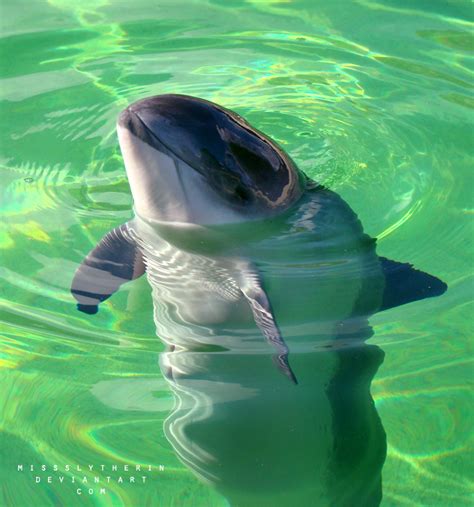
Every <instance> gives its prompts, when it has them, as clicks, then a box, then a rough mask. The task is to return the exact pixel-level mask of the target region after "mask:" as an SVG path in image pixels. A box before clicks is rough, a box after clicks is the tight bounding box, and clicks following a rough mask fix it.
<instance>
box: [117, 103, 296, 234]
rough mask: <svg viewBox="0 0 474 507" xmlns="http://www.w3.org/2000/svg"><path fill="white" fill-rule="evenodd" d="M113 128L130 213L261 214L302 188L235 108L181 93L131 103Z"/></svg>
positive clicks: (171, 218) (274, 210)
mask: <svg viewBox="0 0 474 507" xmlns="http://www.w3.org/2000/svg"><path fill="white" fill-rule="evenodd" d="M117 131H118V136H119V141H120V147H121V150H122V154H123V158H124V161H125V166H126V170H127V175H128V179H129V182H130V186H131V190H132V194H133V198H134V207H135V212H136V213H137V214H138V215H139V216H141V217H144V218H146V219H151V220H157V221H161V222H167V223H168V222H173V223H188V224H199V225H214V224H223V223H236V222H242V221H246V220H250V219H263V218H267V217H271V216H274V215H276V214H278V213H281V212H282V211H284V210H286V209H288V208H289V207H290V206H291V205H292V204H293V203H295V202H296V201H297V200H298V199H299V197H300V196H301V195H302V192H303V189H304V184H305V177H304V175H303V174H302V173H300V172H299V171H298V170H297V168H296V166H295V164H294V163H293V162H292V161H291V159H290V158H289V157H288V156H287V155H286V154H285V153H284V152H283V150H281V148H279V147H278V146H277V145H276V144H275V142H273V141H272V140H271V139H269V138H268V137H266V136H265V135H264V134H262V133H261V132H259V131H258V130H256V129H254V128H253V127H251V126H250V125H249V124H248V123H247V122H246V121H245V120H243V119H242V118H241V117H240V116H239V115H237V114H236V113H234V112H232V111H229V110H227V109H224V108H223V107H220V106H218V105H216V104H213V103H212V102H208V101H206V100H202V99H197V98H195V97H188V96H185V95H158V96H156V97H151V98H147V99H144V100H140V101H138V102H135V103H134V104H132V105H130V106H129V107H127V108H126V109H125V110H124V111H123V112H122V113H121V115H120V116H119V119H118V123H117Z"/></svg>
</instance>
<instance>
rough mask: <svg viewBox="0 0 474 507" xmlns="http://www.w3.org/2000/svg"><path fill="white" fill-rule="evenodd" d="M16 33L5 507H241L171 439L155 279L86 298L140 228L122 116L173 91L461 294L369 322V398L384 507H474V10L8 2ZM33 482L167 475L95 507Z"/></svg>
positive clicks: (4, 98)
mask: <svg viewBox="0 0 474 507" xmlns="http://www.w3.org/2000/svg"><path fill="white" fill-rule="evenodd" d="M3 17H5V20H3V19H2V23H3V26H4V30H3V33H2V37H1V39H0V51H1V55H2V59H1V64H0V65H1V69H2V71H3V74H2V81H1V85H0V97H1V113H2V114H1V116H0V124H1V136H2V139H1V143H0V147H1V154H0V155H1V157H0V170H1V172H2V183H3V185H2V194H1V198H0V204H1V208H2V212H3V220H2V223H1V224H0V246H1V247H2V267H1V268H0V278H1V289H0V307H1V309H2V321H3V326H2V334H1V337H0V343H1V355H0V368H1V370H2V379H3V385H2V394H3V396H2V409H3V410H2V411H1V413H2V416H1V428H2V444H1V445H0V448H1V449H2V450H3V451H2V452H4V455H3V460H2V464H3V465H2V466H3V468H4V471H5V479H6V480H5V481H4V484H5V485H6V487H5V492H4V497H3V502H4V503H5V502H6V505H12V506H23V505H30V504H31V501H30V499H31V498H35V499H37V500H38V503H37V505H71V506H74V505H89V504H90V505H92V504H93V505H100V506H102V505H103V506H105V505H183V506H192V507H201V506H210V505H215V506H223V505H227V500H225V499H223V498H222V497H221V496H220V495H218V494H217V493H215V492H214V491H213V490H211V489H210V488H208V487H206V486H204V485H202V484H200V483H199V482H198V481H197V480H196V479H195V478H194V477H193V476H192V474H191V473H190V472H189V471H188V470H187V469H186V468H185V467H184V466H183V465H182V464H181V462H180V461H179V460H178V458H177V457H176V455H175V453H174V451H173V449H172V447H171V445H170V444H169V442H168V441H167V440H166V438H165V437H164V436H163V425H164V424H165V425H166V423H165V421H166V418H167V417H168V416H169V413H170V412H171V411H172V410H173V403H174V402H175V399H174V398H173V395H172V392H171V390H170V388H169V385H168V381H167V380H165V379H164V378H163V376H162V375H161V373H160V369H159V367H158V356H159V353H160V352H162V351H163V350H164V345H163V344H162V343H161V342H160V340H159V339H158V338H157V336H156V329H155V324H154V322H153V312H154V308H153V303H152V297H151V294H150V288H149V285H148V284H147V282H146V280H145V279H140V280H137V281H135V282H134V283H132V284H129V285H127V286H125V287H124V288H123V290H121V291H120V292H119V293H118V294H116V295H115V296H114V297H113V298H112V299H111V300H109V301H107V302H106V303H104V305H103V307H102V308H101V311H100V312H99V313H98V314H97V315H96V316H93V317H91V316H87V315H84V314H80V313H78V312H77V311H76V310H75V302H74V300H73V298H72V297H71V295H70V291H69V287H70V283H71V279H72V277H73V274H74V271H75V269H76V268H77V266H78V263H80V262H81V261H82V259H83V258H84V256H85V255H86V254H87V252H88V251H90V249H91V248H93V247H94V246H95V245H96V243H97V242H98V241H99V240H100V239H101V237H102V236H103V235H104V234H105V233H106V232H107V231H109V230H110V229H112V228H114V227H116V226H117V225H119V224H121V223H124V222H126V221H127V220H129V219H130V218H131V217H132V210H131V207H132V199H131V195H130V190H129V187H128V182H127V180H126V176H125V172H124V168H123V163H122V160H121V156H120V152H119V149H118V144H117V139H116V134H115V121H116V117H117V115H118V113H119V111H120V110H121V109H122V108H123V107H125V105H127V104H128V103H130V102H131V101H134V100H137V99H140V98H143V97H146V96H149V95H154V94H159V93H170V92H172V93H184V94H190V95H196V96H199V97H203V98H206V99H209V100H212V101H215V102H217V103H219V104H221V105H223V106H225V107H229V108H231V109H233V110H235V111H237V112H238V113H239V114H241V115H242V116H244V117H245V118H247V119H248V121H249V122H250V123H251V124H252V125H254V126H255V127H257V128H258V129H260V130H261V131H263V132H265V133H266V134H268V135H269V136H271V137H272V138H273V139H275V140H276V141H277V142H278V143H279V144H280V145H281V146H282V147H283V149H284V150H285V151H286V152H288V153H289V154H290V156H291V157H292V158H293V159H294V160H295V162H296V163H297V165H298V166H299V167H300V168H301V169H302V170H303V171H305V172H306V173H307V174H308V175H309V176H311V177H312V178H313V179H315V180H317V181H318V182H320V183H321V184H323V185H325V186H327V187H329V188H331V189H333V190H335V191H336V192H338V193H339V194H340V195H341V196H342V197H343V198H344V200H345V201H347V202H348V203H349V205H350V206H351V207H352V209H353V210H354V211H355V212H356V213H357V215H358V217H359V219H360V221H361V223H362V224H363V227H364V230H365V232H366V233H367V234H369V235H370V236H372V237H375V238H377V248H378V253H379V255H383V256H385V257H388V258H391V259H395V260H397V261H403V262H410V263H413V264H414V265H415V266H416V267H417V268H418V269H421V270H423V271H426V272H429V273H432V274H434V275H436V276H438V277H439V278H441V279H443V280H444V281H445V282H446V283H447V284H448V286H449V290H448V292H447V293H446V294H445V295H444V296H443V297H442V298H436V299H432V300H426V301H421V302H417V303H414V304H412V305H407V306H404V307H399V308H396V309H392V310H390V311H387V312H383V313H380V314H378V315H375V316H374V317H373V318H372V319H371V322H370V324H371V325H372V327H373V328H374V336H373V337H372V338H371V341H370V342H369V343H374V344H377V345H378V346H379V347H380V348H381V349H383V351H384V352H385V359H384V362H383V364H382V365H381V366H380V368H379V370H378V372H377V374H376V376H375V378H374V380H373V382H372V385H371V392H372V396H373V398H374V400H375V404H376V408H377V411H378V414H379V416H380V419H381V421H382V424H383V427H384V429H385V433H386V435H387V445H388V455H387V459H386V461H385V465H384V469H383V500H382V505H385V506H390V505H414V504H416V505H456V506H467V505H470V501H471V497H470V494H471V491H470V488H471V487H472V486H471V484H470V482H469V481H470V477H471V476H472V458H471V457H470V456H471V455H470V453H471V452H472V428H471V427H472V424H469V421H470V420H472V409H471V407H472V396H471V394H470V391H469V388H468V387H469V385H470V382H472V362H471V360H470V358H471V356H472V352H471V351H470V348H469V341H468V340H469V337H470V335H471V334H472V319H471V318H470V315H471V314H472V308H470V303H469V302H470V299H471V297H472V276H471V272H472V261H473V257H472V246H473V245H472V239H473V237H474V235H473V230H472V222H471V220H472V214H473V209H474V206H473V200H472V188H473V187H472V184H473V181H472V176H471V174H472V170H471V169H472V145H473V130H472V109H473V106H474V98H473V88H474V85H473V83H474V80H473V72H472V68H473V67H472V49H473V39H472V30H473V24H472V19H471V18H472V12H471V11H470V8H469V7H468V4H467V3H463V2H455V1H449V2H448V1H447V2H425V1H423V0H410V1H408V0H401V1H400V0H357V1H354V2H323V1H319V0H317V1H315V0H312V1H309V0H295V1H292V2H288V1H284V0H230V1H228V2H221V1H218V0H196V1H191V0H178V1H176V0H175V1H171V0H164V1H160V2H155V3H153V2H148V1H146V0H137V1H135V2H129V3H127V5H126V6H125V4H124V3H123V2H119V1H118V0H100V1H93V0H87V1H81V2H77V1H73V0H38V1H34V2H28V8H27V9H26V8H25V6H24V5H23V4H22V3H21V2H20V3H18V4H17V3H15V2H9V3H8V5H5V6H4V7H3V10H2V18H3ZM310 304H311V303H310V302H308V305H310ZM290 348H291V344H290ZM301 354H303V353H301ZM235 359H236V361H238V358H237V357H236V358H235ZM239 388H240V386H237V385H236V386H235V389H236V390H238V389H239ZM183 396H184V395H183ZM230 396H231V395H230V394H229V397H230ZM198 412H199V411H198ZM178 426H179V425H178ZM302 459H303V458H302ZM20 463H24V464H25V466H26V465H30V464H31V465H34V466H36V467H40V466H41V464H43V465H47V466H48V467H52V466H53V465H55V464H56V465H58V466H59V467H60V468H61V470H63V467H65V465H74V466H76V465H83V466H84V467H86V466H87V465H89V464H91V465H97V466H98V465H100V464H104V465H105V466H106V467H109V466H112V465H114V464H116V465H124V464H127V463H128V464H130V465H135V464H140V465H143V466H147V465H151V466H153V467H154V470H153V472H151V473H150V474H147V476H148V480H149V482H148V483H144V484H135V485H133V484H132V485H131V484H129V483H128V484H119V483H117V482H113V483H112V484H111V485H110V486H109V491H108V495H107V496H106V497H100V496H93V497H92V498H90V499H87V500H86V499H85V497H82V498H80V497H78V496H77V492H76V490H77V488H75V487H74V486H73V484H72V483H71V478H72V477H73V476H74V475H76V476H77V475H78V473H77V472H76V473H74V472H72V471H64V474H63V475H64V476H65V477H66V478H67V481H66V483H64V484H63V485H61V486H60V485H58V484H53V485H50V486H48V485H47V484H46V483H45V481H46V479H44V478H45V477H47V474H43V475H41V474H40V473H39V472H37V471H35V472H34V473H33V472H25V473H23V474H22V473H19V472H17V468H16V467H17V465H18V464H20ZM159 465H163V466H164V467H165V470H166V472H165V473H161V472H160V471H159V470H158V467H159ZM84 474H85V475H86V476H87V478H88V479H89V481H93V480H94V476H95V475H96V473H95V472H94V473H93V472H91V471H86V472H84ZM36 475H40V476H41V477H42V478H43V479H44V480H43V482H41V483H40V484H36V483H35V482H34V481H35V476H36ZM106 475H107V472H106V471H98V472H97V476H100V478H101V480H105V477H106ZM55 477H57V475H55ZM79 500H81V501H82V502H83V503H79ZM87 502H90V503H87ZM0 503H1V502H0ZM259 507H260V506H259Z"/></svg>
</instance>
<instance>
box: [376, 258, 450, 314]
mask: <svg viewBox="0 0 474 507" xmlns="http://www.w3.org/2000/svg"><path fill="white" fill-rule="evenodd" d="M379 260H380V264H381V266H382V270H383V274H384V275H385V289H384V293H383V301H382V305H381V307H380V309H379V311H382V310H388V309H389V308H395V307H396V306H400V305H404V304H406V303H412V302H413V301H419V300H420V299H425V298H431V297H436V296H441V294H444V293H445V292H446V290H447V288H448V286H447V285H446V284H445V283H444V282H442V281H441V280H440V279H439V278H436V277H435V276H432V275H429V274H428V273H424V272H423V271H418V270H417V269H414V268H413V266H412V265H411V264H404V263H401V262H395V261H391V260H389V259H386V258H385V257H379Z"/></svg>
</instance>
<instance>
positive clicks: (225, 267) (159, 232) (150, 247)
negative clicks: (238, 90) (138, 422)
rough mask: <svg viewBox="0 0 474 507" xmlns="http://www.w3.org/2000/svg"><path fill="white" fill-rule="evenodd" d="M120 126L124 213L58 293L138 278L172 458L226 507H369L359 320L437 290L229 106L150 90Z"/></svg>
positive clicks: (91, 298)
mask: <svg viewBox="0 0 474 507" xmlns="http://www.w3.org/2000/svg"><path fill="white" fill-rule="evenodd" d="M118 132H119V139H120V144H121V148H122V153H123V155H124V159H125V164H126V168H127V174H128V177H129V181H130V185H131V189H132V193H133V197H134V203H135V218H134V219H133V220H132V221H131V222H128V223H127V224H124V225H123V226H120V227H118V228H117V229H115V230H114V231H111V232H110V233H108V234H107V235H106V236H105V237H104V239H103V240H102V241H101V242H100V243H99V245H98V246H97V247H96V248H95V249H94V250H93V251H92V252H91V253H90V254H89V255H88V256H87V257H86V259H85V260H84V262H83V264H82V265H81V266H80V267H79V269H78V271H77V273H76V276H75V279H74V281H73V287H72V292H73V294H74V296H75V297H76V299H77V300H78V303H79V305H78V307H79V309H80V310H82V311H85V312H86V313H95V312H96V311H97V307H98V304H99V303H100V302H102V301H103V300H105V299H107V298H108V297H109V296H110V295H111V294H113V292H115V291H116V290H118V288H119V287H120V285H121V284H122V283H124V282H125V281H128V280H131V279H134V278H136V277H138V276H140V275H141V274H143V273H144V272H145V271H146V273H147V277H148V280H149V282H150V284H151V286H152V289H153V303H154V313H155V323H156V329H157V334H158V336H159V337H160V338H161V339H162V340H163V341H164V342H165V343H166V344H167V351H166V352H164V353H162V354H161V357H160V365H161V368H162V371H163V374H164V375H165V377H166V378H167V379H168V381H169V383H170V386H171V388H172V389H173V392H174V393H175V396H176V399H177V403H176V407H175V409H174V411H173V413H172V414H171V415H170V417H169V418H168V419H167V421H166V424H165V433H166V436H167V438H168V440H169V441H170V443H171V445H172V446H173V447H174V448H175V450H176V452H177V453H178V455H179V456H180V458H181V459H182V460H183V461H184V462H185V463H186V464H187V465H188V466H189V467H190V468H191V469H192V470H193V471H194V472H195V473H196V474H197V475H198V476H199V477H201V478H202V479H203V480H206V481H208V482H210V483H212V484H214V485H215V486H216V487H218V488H219V490H220V491H222V492H223V494H224V495H226V497H227V498H229V500H230V501H231V503H232V504H233V505H242V506H246V505H259V506H264V505H279V504H281V505H288V504H290V503H292V502H295V501H298V502H300V503H301V504H303V505H310V504H316V505H378V503H379V502H380V499H381V495H382V491H381V469H382V465H383V462H384V457H385V448H386V443H385V434H384V431H383V428H382V425H381V422H380V419H379V417H378V415H377V413H376V410H375V407H374V404H373V401H372V399H371V396H370V382H371V380H372V378H373V376H374V375H375V373H376V371H377V368H378V366H379V364H380V363H381V362H382V358H383V353H382V352H381V351H380V349H379V348H378V347H376V346H370V345H367V344H366V343H365V340H367V339H368V338H369V337H370V336H371V335H372V331H371V328H370V326H369V323H368V318H369V317H370V315H372V314H374V313H376V312H377V311H381V310H385V309H388V308H391V307H394V306H398V305H400V304H404V303H409V302H412V301H416V300H419V299H423V298H425V297H432V296H436V295H439V294H441V293H442V292H444V290H445V288H446V286H445V285H444V284H443V282H441V281H440V280H438V279H437V278H435V277H433V276H430V275H428V274H426V273H422V272H420V271H417V270H415V269H413V268H412V267H411V266H410V265H409V264H402V263H398V262H394V261H390V260H388V259H384V258H380V257H378V256H377V254H376V244H375V240H373V239H372V238H370V237H369V236H367V235H366V234H364V232H363V229H362V226H361V224H360V222H359V220H358V219H357V216H356V215H355V214H354V212H353V211H352V210H351V209H350V208H349V206H348V205H347V204H346V203H345V202H344V201H343V200H342V199H341V198H340V197H339V196H338V195H337V194H335V193H334V192H332V191H330V190H328V189H326V188H324V187H322V186H318V185H317V184H315V183H313V182H311V181H309V180H308V179H307V178H306V177H305V176H304V175H303V174H302V173H300V172H299V171H298V170H297V168H296V167H295V166H294V164H293V162H292V161H291V159H289V157H288V156H287V155H286V154H285V153H284V152H282V150H281V149H280V148H278V146H277V145H275V144H274V143H273V142H272V141H271V140H270V139H268V138H266V137H265V136H264V135H263V134H261V133H260V132H258V131H256V130H255V129H253V128H252V127H251V126H250V125H248V124H247V123H246V122H245V121H244V120H243V119H242V118H240V117H239V116H237V115H236V114H235V113H232V112H230V111H227V110H225V109H223V108H220V107H219V106H216V105H214V104H212V103H209V102H206V101H202V100H200V99H194V98H191V97H185V96H176V95H166V96H158V97H154V98H151V99H145V100H144V101H140V102H138V103H136V104H134V105H132V106H130V108H127V109H126V110H125V111H124V112H123V113H122V115H121V117H120V119H119V123H118ZM264 338H265V339H266V342H268V343H266V342H265V340H264ZM289 353H291V356H290V355H289ZM269 356H272V357H273V363H274V364H275V365H276V368H275V366H274V365H272V361H270V360H269ZM290 357H291V359H290ZM280 373H283V374H284V375H281V374H280ZM295 384H298V385H295Z"/></svg>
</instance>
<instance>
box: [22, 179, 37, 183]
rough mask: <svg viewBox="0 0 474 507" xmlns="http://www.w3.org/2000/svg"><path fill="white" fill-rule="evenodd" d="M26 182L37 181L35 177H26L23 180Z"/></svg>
mask: <svg viewBox="0 0 474 507" xmlns="http://www.w3.org/2000/svg"><path fill="white" fill-rule="evenodd" d="M23 181H24V182H25V183H33V181H35V180H34V179H33V178H25V179H24V180H23Z"/></svg>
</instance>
